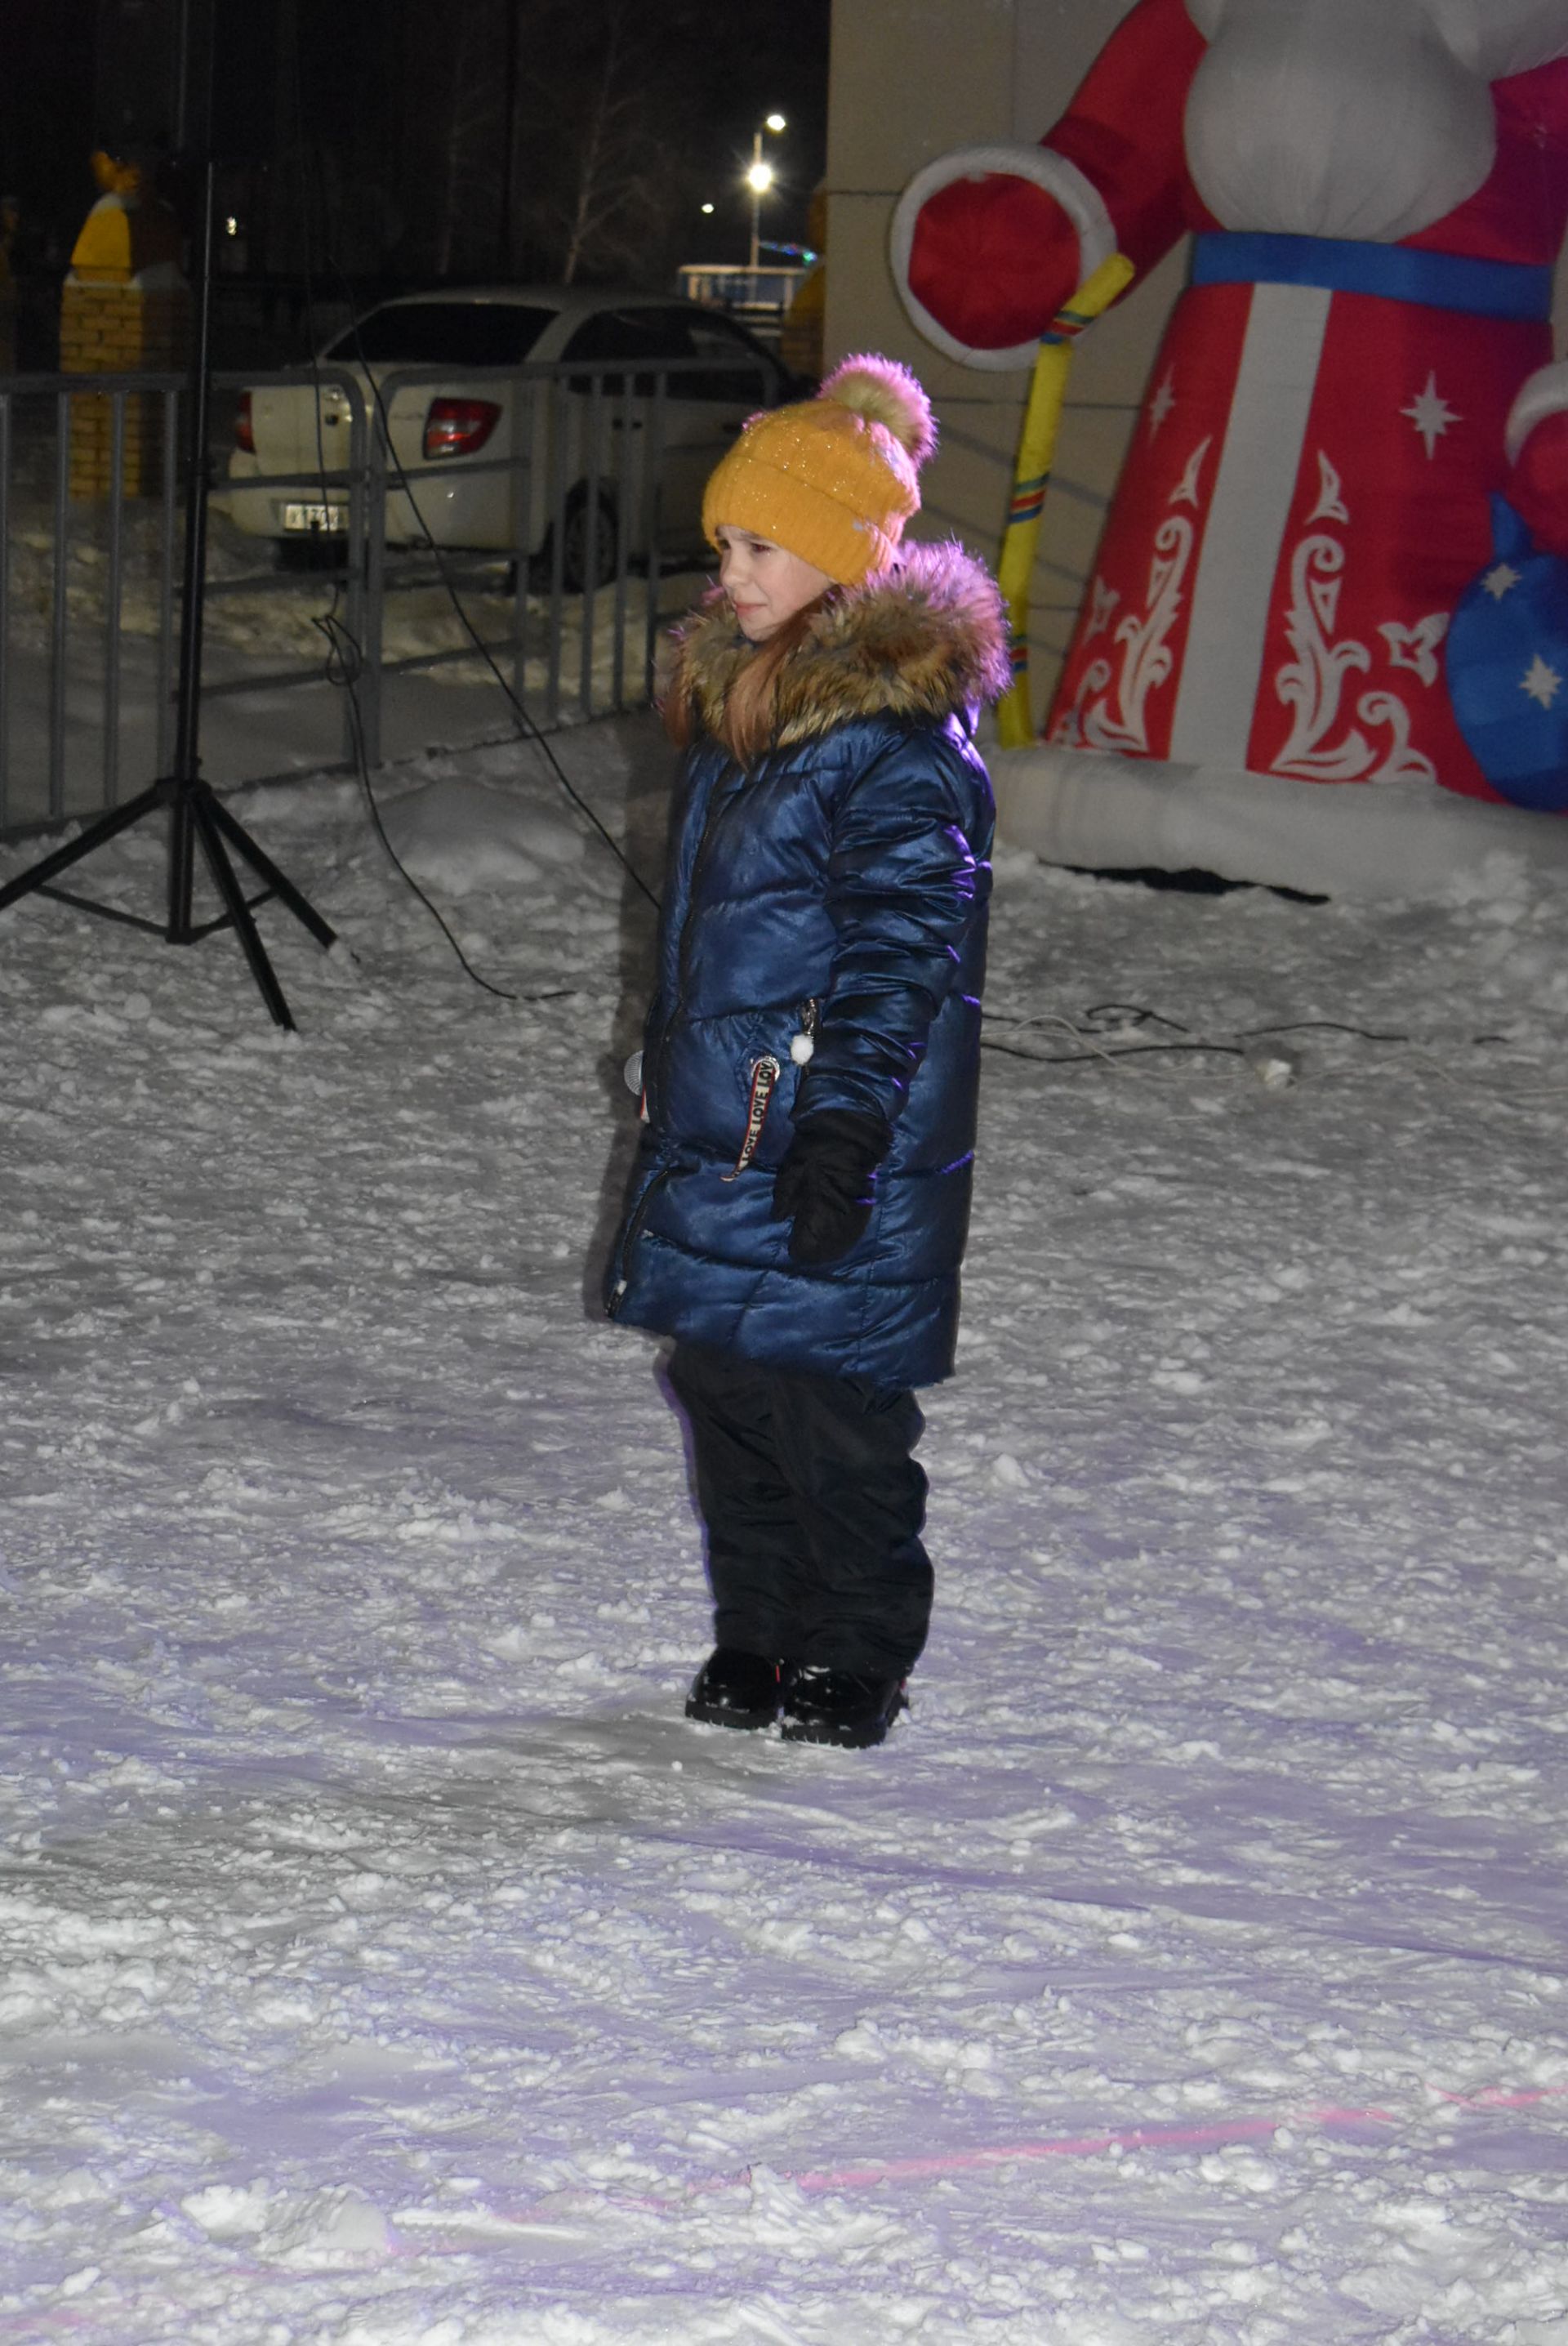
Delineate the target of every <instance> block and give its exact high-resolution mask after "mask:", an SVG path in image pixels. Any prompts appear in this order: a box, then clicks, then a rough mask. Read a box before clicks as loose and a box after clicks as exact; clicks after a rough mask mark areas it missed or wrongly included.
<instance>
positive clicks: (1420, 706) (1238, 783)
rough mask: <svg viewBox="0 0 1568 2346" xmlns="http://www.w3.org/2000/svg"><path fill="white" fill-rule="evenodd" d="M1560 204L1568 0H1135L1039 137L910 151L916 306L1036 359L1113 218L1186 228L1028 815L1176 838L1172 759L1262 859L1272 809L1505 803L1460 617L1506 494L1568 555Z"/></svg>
mask: <svg viewBox="0 0 1568 2346" xmlns="http://www.w3.org/2000/svg"><path fill="white" fill-rule="evenodd" d="M1565 228H1568V0H1376V5H1367V0H1291V5H1280V0H1135V5H1134V6H1133V7H1132V8H1131V9H1130V11H1129V13H1128V14H1127V15H1126V16H1125V19H1124V20H1123V22H1122V24H1121V25H1120V26H1118V28H1117V30H1116V31H1115V33H1114V34H1113V36H1112V37H1111V39H1110V41H1109V42H1108V43H1107V44H1106V46H1105V48H1104V49H1103V50H1102V52H1101V54H1100V56H1099V57H1098V58H1097V60H1096V61H1095V65H1094V66H1092V67H1091V69H1090V72H1089V74H1088V76H1087V78H1086V79H1085V81H1084V84H1083V86H1082V87H1081V88H1080V90H1079V91H1078V93H1077V95H1076V97H1074V100H1073V103H1072V105H1071V106H1070V107H1069V108H1068V111H1067V113H1066V114H1065V115H1064V117H1063V118H1062V120H1061V121H1060V122H1058V123H1057V124H1056V125H1055V127H1054V128H1053V129H1052V130H1051V131H1050V132H1049V133H1048V134H1047V135H1046V137H1045V138H1044V141H1043V143H1042V144H1041V145H1040V146H1038V147H1034V148H1028V147H987V148H970V149H966V150H964V151H962V152H961V153H959V154H956V155H952V156H949V157H947V158H943V159H942V160H941V161H939V162H937V163H935V164H933V165H932V166H930V167H929V168H927V169H926V170H924V171H922V172H921V175H920V176H919V178H918V179H916V180H915V181H914V182H913V184H912V185H911V188H910V189H909V190H908V191H907V192H906V194H905V196H904V198H903V199H902V202H901V205H900V207H899V209H898V213H897V215H896V217H895V222H894V264H895V269H896V270H897V272H898V274H899V277H900V280H901V286H902V290H903V293H904V298H905V300H906V302H907V304H908V306H909V308H910V311H911V315H912V317H913V318H914V320H915V321H916V323H917V324H918V325H919V326H920V327H921V331H923V332H924V333H925V334H926V335H927V336H928V337H929V339H931V340H932V342H935V343H936V344H937V345H938V347H939V348H941V349H942V350H943V351H945V352H948V353H949V355H951V356H953V357H956V358H959V359H961V360H962V361H964V362H967V363H970V364H972V365H976V366H983V367H998V368H1006V367H1018V368H1022V367H1024V366H1027V365H1030V364H1032V363H1033V361H1034V358H1035V352H1036V348H1037V344H1038V341H1039V337H1040V336H1041V335H1042V333H1044V332H1046V331H1049V330H1050V328H1051V326H1052V322H1053V321H1054V318H1055V317H1056V315H1057V314H1058V313H1059V312H1060V311H1062V310H1063V308H1064V306H1065V305H1067V304H1068V302H1069V301H1070V299H1071V296H1072V293H1073V291H1074V288H1075V287H1077V286H1079V285H1082V284H1084V282H1086V280H1089V279H1091V278H1092V277H1093V276H1094V274H1095V270H1096V269H1097V268H1098V267H1099V266H1100V265H1101V264H1102V263H1103V262H1105V261H1106V260H1109V259H1110V258H1111V257H1112V255H1113V254H1115V253H1117V252H1123V253H1125V254H1126V255H1127V257H1128V258H1129V259H1130V260H1131V261H1132V262H1133V264H1134V266H1135V270H1136V271H1137V273H1138V275H1139V276H1143V275H1145V274H1146V273H1147V272H1148V270H1151V269H1152V268H1154V266H1155V265H1156V263H1157V262H1158V261H1159V260H1161V259H1162V258H1163V257H1164V255H1165V254H1166V252H1167V251H1168V250H1170V249H1171V248H1172V246H1173V245H1174V244H1175V243H1176V241H1177V240H1179V239H1180V238H1181V237H1182V236H1183V235H1184V234H1185V233H1186V232H1188V231H1191V232H1192V233H1193V235H1194V239H1195V243H1194V263H1193V270H1192V280H1191V283H1190V284H1189V286H1188V288H1187V290H1186V291H1185V292H1184V294H1183V295H1182V297H1181V299H1180V301H1179V302H1178V304H1177V306H1176V311H1175V313H1174V315H1173V318H1172V320H1171V323H1170V327H1169V330H1168V331H1167V333H1166V339H1165V342H1164V344H1163V346H1162V348H1161V351H1160V353H1159V355H1158V357H1157V358H1156V362H1155V365H1154V368H1153V370H1152V372H1151V376H1150V381H1149V385H1148V390H1147V393H1146V395H1145V400H1144V403H1143V407H1142V411H1141V413H1140V415H1139V417H1138V421H1137V423H1136V426H1135V432H1134V435H1133V440H1132V444H1131V446H1130V448H1129V451H1128V454H1127V457H1126V461H1125V466H1124V469H1123V473H1122V477H1121V480H1120V482H1119V484H1118V486H1117V489H1116V493H1115V498H1114V500H1113V502H1112V505H1111V509H1110V512H1109V515H1108V516H1107V521H1106V525H1105V534H1104V536H1103V539H1102V542H1101V546H1100V549H1099V554H1098V557H1097V561H1096V564H1095V571H1094V575H1093V576H1092V578H1091V580H1090V582H1089V586H1088V590H1087V593H1086V596H1085V598H1084V605H1083V607H1082V610H1081V612H1080V615H1079V617H1078V621H1077V626H1076V628H1075V631H1074V637H1073V640H1072V642H1071V645H1070V646H1069V648H1068V653H1067V657H1066V661H1065V665H1064V670H1063V674H1062V677H1061V680H1060V682H1059V684H1058V687H1057V689H1056V693H1055V696H1054V700H1053V704H1052V707H1051V709H1050V711H1049V713H1048V715H1047V717H1046V720H1045V726H1044V733H1045V740H1046V744H1047V745H1049V746H1048V749H1047V748H1039V749H1035V750H1017V751H1014V752H1013V753H1011V755H1012V758H1013V761H1014V771H1013V777H1012V779H1011V781H1009V780H1008V778H1007V777H1006V775H1005V773H1004V776H1003V797H1004V801H1006V800H1007V798H1008V793H1009V791H1010V790H1011V794H1012V804H1013V809H1014V813H1015V814H1016V812H1017V811H1018V810H1020V809H1022V808H1023V805H1024V802H1025V801H1026V800H1027V801H1028V803H1029V806H1030V808H1031V810H1032V812H1031V820H1032V821H1033V824H1034V829H1035V835H1034V836H1033V838H1032V840H1031V843H1033V844H1035V845H1038V846H1041V847H1042V848H1043V849H1044V852H1047V853H1054V854H1057V855H1058V856H1059V858H1060V860H1062V861H1068V862H1123V863H1142V862H1160V861H1165V860H1167V857H1168V856H1176V857H1179V858H1181V859H1183V860H1186V861H1194V860H1198V859H1197V858H1196V857H1195V856H1194V855H1193V853H1192V841H1191V840H1190V838H1188V837H1186V834H1185V833H1184V832H1183V829H1182V811H1183V808H1184V806H1185V805H1186V803H1187V801H1188V794H1189V792H1191V791H1194V790H1196V791H1199V792H1200V794H1202V793H1207V797H1206V798H1205V801H1204V803H1205V804H1206V805H1207V807H1208V808H1209V809H1210V811H1211V812H1212V811H1214V810H1217V809H1219V808H1221V807H1222V806H1223V808H1225V809H1228V810H1230V811H1231V814H1227V815H1226V817H1225V820H1224V821H1219V818H1218V817H1216V821H1218V829H1219V844H1218V847H1217V848H1216V849H1215V850H1214V852H1212V853H1210V852H1207V850H1206V853H1205V856H1204V858H1203V860H1206V861H1208V862H1210V864H1211V868H1214V867H1215V866H1217V868H1220V869H1224V868H1226V866H1225V864H1224V862H1223V846H1224V832H1225V827H1226V822H1227V821H1230V820H1231V819H1232V815H1234V817H1235V819H1236V821H1239V822H1240V824H1241V827H1242V828H1243V829H1244V830H1245V831H1247V845H1246V846H1245V848H1244V849H1243V850H1240V851H1238V853H1239V859H1240V861H1241V862H1244V863H1246V862H1251V863H1252V864H1253V865H1255V866H1256V865H1257V864H1258V863H1259V862H1263V863H1267V862H1268V861H1269V858H1270V856H1271V855H1272V857H1273V862H1274V863H1275V865H1276V866H1279V865H1281V864H1283V865H1285V866H1288V865H1289V864H1290V862H1291V859H1292V855H1293V853H1294V852H1295V850H1294V849H1293V848H1292V847H1291V846H1290V845H1289V844H1288V843H1287V844H1286V845H1283V846H1281V847H1280V848H1279V850H1278V852H1275V851H1274V850H1273V849H1271V848H1270V847H1269V846H1268V839H1269V837H1270V835H1271V831H1274V830H1278V831H1280V833H1281V836H1282V837H1285V836H1287V835H1288V841H1308V844H1309V845H1311V844H1312V843H1313V842H1317V841H1321V839H1322V838H1324V837H1326V836H1327V827H1328V826H1329V825H1331V824H1332V825H1337V826H1338V827H1339V830H1341V831H1347V832H1349V831H1356V832H1357V833H1358V836H1359V837H1364V836H1365V835H1367V834H1368V833H1369V829H1370V828H1375V827H1377V826H1382V827H1383V828H1385V829H1386V828H1388V826H1389V825H1390V824H1391V823H1392V821H1393V805H1392V803H1391V802H1392V801H1398V806H1399V814H1400V821H1401V822H1404V823H1407V824H1408V823H1409V822H1410V821H1411V820H1412V819H1413V818H1414V817H1415V816H1416V815H1418V814H1419V815H1420V819H1421V820H1422V821H1427V820H1428V816H1427V814H1426V813H1425V812H1423V811H1422V810H1426V809H1430V808H1431V806H1433V805H1436V806H1438V807H1439V808H1440V809H1441V811H1442V816H1443V817H1444V818H1448V817H1452V816H1454V815H1455V814H1456V812H1461V813H1462V812H1468V813H1469V814H1471V815H1472V816H1480V815H1481V814H1482V813H1483V811H1485V810H1487V809H1491V810H1496V811H1497V812H1496V813H1495V815H1494V817H1493V819H1492V821H1483V822H1482V823H1481V827H1480V829H1479V830H1477V829H1476V828H1475V827H1474V825H1473V824H1472V826H1471V833H1470V834H1468V835H1469V836H1471V838H1472V839H1474V840H1480V839H1481V837H1482V835H1483V834H1485V835H1486V836H1487V837H1489V838H1490V836H1491V833H1492V830H1493V828H1495V827H1496V826H1497V825H1500V824H1502V821H1503V816H1502V809H1503V808H1504V806H1505V804H1506V801H1507V790H1506V789H1505V788H1503V787H1500V781H1501V780H1505V777H1503V776H1502V774H1501V772H1500V773H1499V774H1492V773H1489V772H1488V770H1486V767H1485V766H1484V765H1483V764H1482V762H1481V759H1480V758H1478V756H1477V754H1476V750H1475V747H1474V746H1473V745H1474V744H1476V743H1479V742H1481V741H1482V740H1483V739H1484V738H1485V729H1478V727H1477V725H1476V724H1475V723H1474V722H1473V721H1472V720H1470V719H1467V723H1466V726H1465V728H1464V729H1461V726H1460V724H1459V723H1458V722H1457V721H1456V717H1455V711H1454V707H1453V702H1452V699H1451V694H1450V690H1449V682H1448V676H1447V673H1446V653H1447V638H1448V636H1449V633H1450V629H1451V623H1452V621H1453V617H1454V614H1455V612H1456V610H1457V608H1458V607H1459V605H1460V603H1461V598H1462V597H1464V596H1465V594H1466V591H1467V589H1469V588H1470V587H1471V586H1472V585H1473V584H1474V582H1476V581H1477V580H1478V579H1479V578H1481V577H1482V576H1485V575H1486V574H1488V573H1489V572H1492V571H1495V568H1496V563H1495V560H1494V557H1493V554H1492V498H1493V496H1494V495H1499V494H1501V495H1504V496H1505V497H1506V499H1507V501H1508V503H1509V505H1511V506H1512V509H1513V511H1514V512H1515V513H1516V514H1517V515H1519V517H1520V519H1521V520H1522V523H1523V525H1524V526H1525V528H1526V529H1527V531H1528V532H1529V534H1530V537H1531V541H1532V544H1533V546H1535V547H1536V548H1537V549H1539V550H1541V551H1543V552H1544V553H1546V554H1549V555H1568V368H1565V367H1563V366H1561V365H1557V366H1554V365H1553V364H1552V363H1551V359H1552V346H1551V335H1550V327H1549V323H1548V317H1549V311H1550V308H1551V299H1552V273H1553V265H1554V263H1555V261H1556V259H1557V256H1558V252H1559V250H1560V248H1561V246H1562V243H1563V236H1564V230H1565ZM1511 443H1512V447H1511ZM1489 659H1490V668H1489V673H1490V674H1491V675H1492V678H1493V685H1492V688H1493V689H1495V690H1497V691H1499V692H1502V693H1503V694H1504V697H1505V698H1506V697H1507V696H1510V695H1517V694H1522V695H1523V696H1525V698H1526V699H1529V698H1531V697H1532V696H1533V695H1539V694H1542V693H1546V692H1550V691H1552V690H1553V683H1552V679H1551V678H1549V677H1548V676H1547V675H1546V674H1545V673H1544V672H1543V669H1544V668H1546V667H1550V665H1551V663H1550V662H1549V661H1545V662H1543V663H1542V664H1541V665H1538V664H1537V659H1536V657H1535V655H1534V654H1533V653H1527V654H1526V656H1525V657H1524V658H1522V661H1521V663H1520V665H1519V672H1518V674H1517V675H1516V676H1512V677H1509V676H1508V674H1507V662H1506V660H1505V659H1502V658H1493V657H1492V655H1491V652H1490V651H1489ZM1553 673H1555V671H1554V672H1553ZM1557 688H1558V689H1560V690H1561V691H1562V692H1563V694H1564V696H1568V673H1564V675H1563V678H1561V681H1560V683H1559V685H1558V687H1557ZM1025 759H1028V760H1033V763H1032V765H1031V767H1030V769H1029V773H1028V777H1027V789H1025V787H1024V770H1023V765H1022V763H1021V762H1019V761H1022V760H1025ZM1006 763H1007V760H1003V765H1004V768H1005V766H1006ZM1326 784H1327V785H1341V784H1358V785H1371V786H1375V787H1373V788H1371V789H1367V788H1362V789H1358V790H1343V789H1339V788H1335V789H1330V790H1325V789H1324V788H1323V787H1322V786H1323V785H1326ZM1303 785H1308V786H1310V787H1308V788H1303V787H1301V786H1303ZM1380 797H1381V798H1384V799H1385V800H1387V801H1390V803H1389V804H1386V805H1385V806H1383V807H1382V808H1381V809H1380V811H1379V813H1378V814H1377V815H1376V816H1373V815H1372V814H1371V812H1370V802H1371V801H1374V800H1375V799H1378V798H1380ZM1457 801H1464V802H1466V804H1465V807H1464V808H1463V809H1459V808H1458V807H1457V805H1456V802H1457ZM1191 802H1192V804H1193V805H1194V806H1196V804H1197V803H1198V801H1197V799H1196V798H1194V799H1192V801H1191ZM1531 803H1532V804H1534V805H1536V806H1539V805H1540V804H1541V803H1542V801H1541V798H1540V796H1539V795H1537V796H1536V797H1535V798H1534V799H1533V800H1532V801H1531ZM1353 804H1354V805H1356V806H1357V807H1358V810H1359V811H1358V813H1357V815H1355V816H1352V815H1351V813H1350V809H1351V807H1352V805H1353ZM1433 820H1438V818H1433ZM1509 820H1510V821H1513V822H1515V823H1518V822H1522V823H1523V824H1524V826H1525V830H1526V831H1528V832H1529V834H1530V836H1531V838H1532V841H1534V840H1536V839H1537V838H1539V837H1542V836H1544V834H1545V833H1546V832H1547V831H1553V830H1554V829H1555V828H1556V826H1555V825H1554V824H1553V823H1552V822H1548V821H1543V820H1532V818H1529V817H1525V816H1520V815H1513V816H1512V817H1510V818H1509ZM1012 827H1013V831H1014V835H1015V836H1017V835H1019V834H1018V825H1017V821H1016V820H1014V821H1013V823H1012ZM1448 827H1449V830H1450V831H1453V824H1452V822H1451V821H1450V822H1449V826H1448ZM1151 828H1152V829H1153V830H1154V831H1159V832H1161V833H1169V834H1170V835H1169V836H1168V837H1164V836H1162V837H1159V838H1155V837H1151V836H1150V835H1149V834H1150V832H1151ZM1461 828H1462V824H1461ZM1213 829H1214V825H1213V824H1210V825H1209V826H1208V831H1206V834H1205V835H1206V840H1207V838H1208V832H1209V831H1213ZM1178 833H1180V834H1181V835H1180V836H1178V835H1177V834H1178ZM1058 834H1060V835H1058ZM1124 834H1125V835H1124ZM1455 835H1456V836H1457V833H1455ZM1411 836H1412V837H1413V834H1411ZM1407 845H1408V841H1407ZM1314 852H1315V851H1314ZM1532 852H1534V851H1533V848H1532ZM1349 860H1350V862H1351V863H1353V864H1355V865H1358V866H1359V864H1360V863H1361V862H1363V860H1364V859H1363V852H1362V848H1361V846H1360V845H1359V844H1358V845H1357V846H1356V847H1355V848H1354V849H1353V851H1352V852H1351V855H1350V859H1349ZM1233 876H1247V877H1263V878H1280V879H1284V880H1286V881H1289V882H1296V883H1298V884H1303V885H1311V884H1315V883H1314V881H1313V879H1312V877H1311V875H1309V874H1308V875H1304V874H1303V873H1302V872H1299V871H1297V870H1293V869H1289V868H1285V869H1278V868H1276V869H1269V870H1259V869H1253V870H1251V871H1249V872H1236V873H1234V875H1233Z"/></svg>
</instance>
